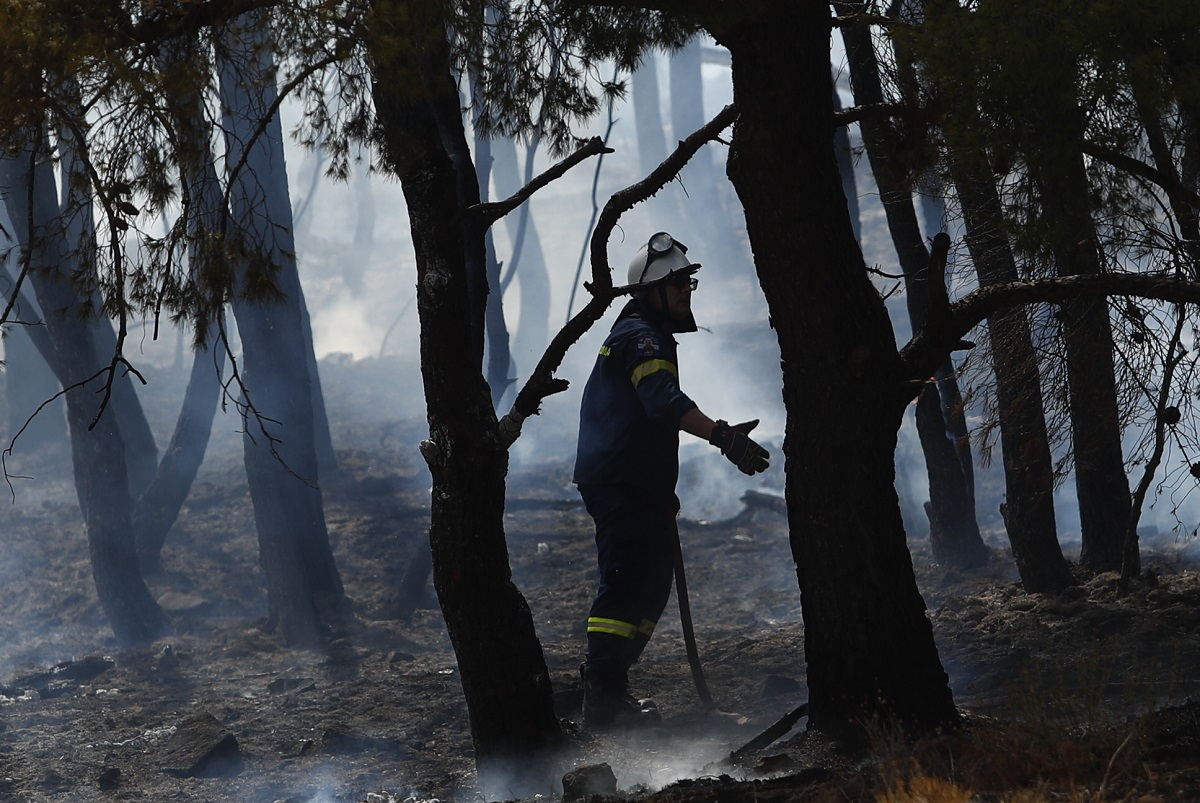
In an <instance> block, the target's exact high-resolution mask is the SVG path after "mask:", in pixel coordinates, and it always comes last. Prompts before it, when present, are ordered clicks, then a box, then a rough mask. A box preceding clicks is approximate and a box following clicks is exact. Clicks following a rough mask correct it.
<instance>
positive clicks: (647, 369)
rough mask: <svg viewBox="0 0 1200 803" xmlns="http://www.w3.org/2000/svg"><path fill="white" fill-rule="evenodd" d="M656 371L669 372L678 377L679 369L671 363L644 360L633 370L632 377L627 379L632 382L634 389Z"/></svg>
mask: <svg viewBox="0 0 1200 803" xmlns="http://www.w3.org/2000/svg"><path fill="white" fill-rule="evenodd" d="M658 371H670V372H671V373H673V374H675V376H679V369H678V368H676V367H675V363H673V362H667V361H666V360H646V361H645V362H644V363H642V364H641V365H639V366H638V367H637V368H634V369H633V375H632V376H631V377H629V378H630V379H631V380H633V386H634V387H635V388H636V387H637V386H638V383H639V382H641V381H642V380H643V379H645V378H646V377H648V376H650V374H653V373H656V372H658Z"/></svg>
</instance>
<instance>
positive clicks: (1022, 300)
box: [900, 273, 1200, 398]
mask: <svg viewBox="0 0 1200 803" xmlns="http://www.w3.org/2000/svg"><path fill="white" fill-rule="evenodd" d="M1095 296H1136V297H1141V298H1153V299H1157V300H1159V301H1170V302H1174V303H1177V304H1200V282H1190V281H1184V280H1182V279H1180V278H1179V277H1178V276H1176V275H1175V274H1166V273H1156V274H1145V273H1137V274H1133V273H1105V274H1100V275H1087V276H1059V277H1056V278H1052V279H1042V280H1039V281H1036V282H1012V283H1009V284H1002V285H997V286H995V287H985V288H981V289H979V290H976V291H975V292H973V293H971V294H970V295H968V296H966V297H965V298H963V299H962V300H961V301H958V302H956V303H954V304H952V305H951V306H950V313H949V315H947V316H946V317H944V318H943V319H941V320H940V321H936V322H935V321H932V320H931V321H929V323H927V324H926V325H925V326H924V327H923V328H922V329H921V331H919V332H917V333H916V335H914V336H913V339H912V340H910V341H909V343H908V345H906V346H905V347H904V348H903V349H902V350H901V352H900V356H901V358H902V359H903V360H904V363H905V364H906V365H907V367H908V377H907V378H908V379H912V380H917V379H924V378H926V377H928V376H929V375H930V374H932V373H933V371H934V369H936V368H937V366H938V365H940V364H941V362H942V360H944V359H945V358H946V356H947V355H948V354H950V352H951V351H954V350H955V348H956V347H958V346H960V343H961V340H962V338H963V337H964V336H965V335H966V334H967V333H968V332H970V331H971V330H972V329H974V328H975V327H976V326H978V325H979V324H980V323H982V322H983V320H984V319H985V318H987V317H988V316H989V315H991V314H992V313H994V312H997V311H999V310H1001V309H1005V308H1007V307H1016V306H1022V305H1025V304H1045V303H1062V302H1063V301H1069V300H1071V299H1074V298H1085V297H1095ZM914 389H916V388H915V386H914ZM910 398H911V397H910Z"/></svg>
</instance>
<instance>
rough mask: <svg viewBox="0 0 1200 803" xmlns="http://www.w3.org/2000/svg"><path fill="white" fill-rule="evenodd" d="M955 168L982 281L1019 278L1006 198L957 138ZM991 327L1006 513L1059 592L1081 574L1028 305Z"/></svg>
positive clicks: (1036, 579)
mask: <svg viewBox="0 0 1200 803" xmlns="http://www.w3.org/2000/svg"><path fill="white" fill-rule="evenodd" d="M950 169H951V173H952V176H953V180H954V184H955V187H956V188H957V191H958V197H959V201H960V202H961V204H962V210H963V216H964V219H965V222H966V229H967V231H966V240H967V248H968V249H969V250H970V252H971V260H972V261H973V262H974V263H975V272H976V274H977V275H978V277H979V285H980V287H994V286H997V285H1002V284H1007V283H1010V282H1015V281H1018V280H1019V278H1020V277H1019V275H1018V273H1017V265H1016V261H1015V260H1014V258H1013V253H1012V249H1011V248H1010V247H1009V243H1008V240H1007V239H1006V238H1005V236H1004V229H1003V228H1002V214H1001V209H1000V197H999V195H998V194H997V192H996V185H995V184H994V183H993V180H992V177H991V171H990V170H989V169H988V167H987V164H986V163H984V162H982V161H981V160H980V159H979V158H978V157H977V155H976V154H974V153H973V152H970V151H968V150H966V149H964V148H955V147H954V143H953V142H952V143H951V153H950ZM988 331H989V332H990V334H991V341H992V348H991V360H992V370H993V372H995V374H996V409H997V417H998V418H999V421H1000V448H1001V451H1002V453H1003V460H1004V483H1005V492H1006V493H1005V502H1004V505H1003V508H1002V511H1003V516H1004V524H1005V528H1006V529H1007V531H1008V540H1009V543H1010V544H1011V545H1012V551H1013V558H1014V559H1015V560H1016V564H1017V571H1018V572H1019V573H1020V575H1021V583H1022V585H1023V586H1024V588H1025V590H1026V591H1028V592H1030V593H1055V592H1057V591H1061V590H1062V589H1064V588H1066V587H1067V586H1069V585H1071V584H1072V582H1073V580H1072V578H1071V572H1070V569H1069V568H1068V567H1067V562H1066V559H1065V558H1063V554H1062V548H1061V547H1060V546H1059V544H1058V535H1057V532H1056V529H1055V523H1054V466H1053V459H1052V458H1051V455H1050V439H1049V436H1048V435H1047V433H1046V414H1045V411H1044V410H1043V408H1042V390H1041V383H1040V380H1039V377H1038V364H1037V355H1036V354H1035V353H1034V351H1033V343H1032V338H1031V336H1030V331H1029V320H1028V318H1027V317H1026V313H1025V310H1024V308H1021V307H1012V308H1009V309H1005V310H1001V311H1000V312H997V313H996V314H994V315H992V316H990V317H989V318H988Z"/></svg>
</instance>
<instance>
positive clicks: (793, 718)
mask: <svg viewBox="0 0 1200 803" xmlns="http://www.w3.org/2000/svg"><path fill="white" fill-rule="evenodd" d="M671 529H672V534H673V535H674V541H675V544H674V546H675V596H676V597H677V598H678V600H679V622H680V624H681V626H682V627H683V643H684V646H685V647H686V649H687V657H688V664H689V665H690V666H691V668H692V680H694V681H695V683H696V694H697V695H699V697H700V703H701V704H702V705H703V706H704V710H705V711H716V710H717V704H716V702H715V701H714V700H713V697H712V693H711V692H710V691H709V690H708V680H707V679H706V678H705V676H704V667H702V666H701V665H700V652H699V650H698V649H697V648H696V631H695V629H694V628H693V627H692V608H691V605H690V604H689V602H688V592H687V576H686V574H685V572H684V569H683V544H682V542H681V541H680V538H679V523H678V521H676V520H673V521H672V527H671ZM805 716H808V703H807V702H803V703H801V704H800V705H799V706H797V707H796V708H795V709H793V710H792V711H790V712H788V713H787V714H785V715H783V716H782V717H780V718H779V719H778V720H777V721H776V722H774V723H773V724H772V725H771V726H770V727H768V728H767V729H766V730H764V731H763V732H762V733H760V734H759V735H758V736H756V737H754V738H753V739H751V740H750V741H749V742H747V743H746V744H744V745H743V746H742V747H740V748H738V749H737V750H734V751H733V752H732V753H730V755H729V760H730V761H732V762H735V763H736V762H738V761H741V760H742V759H744V758H745V757H746V756H748V755H750V754H751V753H753V752H754V751H756V750H761V749H763V748H765V747H767V746H768V745H770V744H771V743H772V742H774V741H776V740H777V739H779V738H781V737H782V736H784V735H785V734H786V733H788V731H790V730H791V729H792V728H794V727H795V726H796V723H797V722H799V721H800V719H801V718H802V717H805Z"/></svg>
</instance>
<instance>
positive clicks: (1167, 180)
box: [1082, 140, 1200, 209]
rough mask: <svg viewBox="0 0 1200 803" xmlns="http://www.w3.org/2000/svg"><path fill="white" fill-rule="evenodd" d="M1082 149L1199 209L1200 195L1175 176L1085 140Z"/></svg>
mask: <svg viewBox="0 0 1200 803" xmlns="http://www.w3.org/2000/svg"><path fill="white" fill-rule="evenodd" d="M1082 150H1083V152H1084V153H1086V154H1087V155H1088V156H1092V157H1095V158H1096V159H1099V160H1100V161H1102V162H1107V163H1108V164H1110V165H1112V166H1113V167H1115V168H1118V169H1119V170H1124V171H1125V172H1126V173H1132V174H1133V175H1135V176H1139V177H1140V178H1144V179H1146V180H1147V181H1150V182H1151V183H1153V184H1157V185H1158V186H1159V187H1162V188H1163V190H1165V191H1166V192H1167V193H1168V194H1169V195H1171V196H1172V197H1173V198H1178V199H1179V200H1181V201H1183V202H1184V203H1186V204H1188V205H1189V206H1192V207H1195V208H1196V209H1200V195H1198V194H1196V193H1195V192H1194V191H1192V190H1190V189H1188V188H1187V187H1185V186H1184V185H1183V184H1182V183H1181V182H1180V181H1179V180H1178V179H1176V178H1175V177H1173V176H1169V175H1167V174H1166V173H1163V172H1162V171H1161V170H1158V169H1157V168H1155V167H1151V166H1150V165H1148V164H1146V163H1145V162H1143V161H1141V160H1140V159H1134V158H1132V157H1129V156H1126V155H1125V154H1123V153H1118V152H1117V151H1114V150H1112V149H1111V148H1104V147H1101V146H1100V145H1097V144H1095V143H1094V142H1088V141H1086V140H1085V141H1084V143H1083V148H1082Z"/></svg>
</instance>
